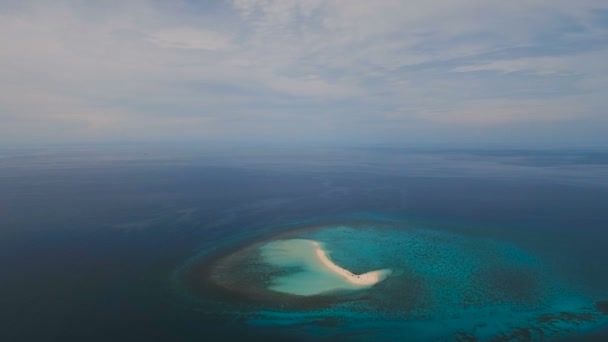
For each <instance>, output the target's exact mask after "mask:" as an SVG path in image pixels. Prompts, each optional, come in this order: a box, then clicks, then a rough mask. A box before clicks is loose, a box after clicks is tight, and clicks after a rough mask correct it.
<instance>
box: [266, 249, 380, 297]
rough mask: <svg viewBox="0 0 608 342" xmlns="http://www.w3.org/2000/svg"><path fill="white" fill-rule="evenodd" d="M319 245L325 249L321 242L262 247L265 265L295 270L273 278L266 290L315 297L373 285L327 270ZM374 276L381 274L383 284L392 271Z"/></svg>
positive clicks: (357, 276)
mask: <svg viewBox="0 0 608 342" xmlns="http://www.w3.org/2000/svg"><path fill="white" fill-rule="evenodd" d="M317 245H318V246H321V248H324V246H323V245H320V244H319V242H317V241H313V240H306V239H288V240H277V241H272V242H269V243H266V244H264V245H263V246H261V247H260V249H259V251H260V254H261V256H262V259H263V261H264V262H265V263H267V264H269V265H271V266H275V267H277V268H279V269H280V268H287V269H292V270H295V271H294V272H290V273H288V274H284V275H279V276H275V277H273V279H272V280H271V281H270V286H268V287H267V288H268V289H270V290H272V291H276V292H282V293H287V294H292V295H298V296H313V295H320V294H323V293H327V292H334V291H341V290H342V291H343V290H361V289H366V288H369V287H371V286H372V285H373V284H356V283H355V284H353V283H352V282H351V281H348V279H347V278H345V277H344V276H342V275H341V274H340V273H337V272H336V271H334V270H332V269H330V268H328V266H327V265H325V264H324V263H323V262H322V260H321V259H320V258H319V256H318V255H317V248H319V247H317ZM334 265H335V264H334ZM335 266H336V267H339V266H337V265H335ZM341 271H343V272H349V271H348V270H344V269H342V270H339V271H338V272H341ZM349 273H350V272H349ZM366 273H367V272H366ZM374 273H377V274H378V275H379V277H378V281H381V280H383V279H384V278H385V277H386V276H387V275H388V274H390V273H391V271H390V270H387V269H383V270H378V271H374ZM350 275H352V277H353V278H360V277H361V276H360V275H354V274H352V273H350Z"/></svg>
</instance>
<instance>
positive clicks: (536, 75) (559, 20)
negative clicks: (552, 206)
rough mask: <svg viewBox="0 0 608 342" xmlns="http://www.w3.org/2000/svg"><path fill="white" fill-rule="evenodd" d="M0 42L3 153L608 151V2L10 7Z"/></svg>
mask: <svg viewBox="0 0 608 342" xmlns="http://www.w3.org/2000/svg"><path fill="white" fill-rule="evenodd" d="M0 41H2V47H1V48H0V77H1V80H2V81H1V82H0V144H10V143H39V142H42V143H44V142H52V143H63V142H111V141H180V140H184V141H192V140H199V139H200V140H210V141H231V142H234V141H241V142H247V141H252V142H279V143H300V142H302V143H310V142H319V143H334V142H337V143H358V144H360V143H371V142H374V143H391V144H392V143H394V144H404V145H408V144H409V145H412V144H433V145H442V144H445V145H450V144H463V145H475V146H488V145H496V144H498V145H500V144H505V145H525V146H541V145H542V146H587V145H591V146H602V145H605V144H608V134H607V133H606V132H608V110H607V108H608V62H607V61H608V1H606V0H579V1H572V0H536V1H534V0H513V1H487V0H461V1H448V0H427V1H405V0H403V1H397V0H385V1H384V0H383V1H369V0H350V1H346V0H345V1H338V0H335V1H319V0H307V1H305V0H302V1H298V0H259V1H258V0H234V1H202V0H201V1H194V0H182V1H160V0H158V1H138V0H134V1H75V0H72V1H67V0H66V1H61V0H58V1H3V0H0Z"/></svg>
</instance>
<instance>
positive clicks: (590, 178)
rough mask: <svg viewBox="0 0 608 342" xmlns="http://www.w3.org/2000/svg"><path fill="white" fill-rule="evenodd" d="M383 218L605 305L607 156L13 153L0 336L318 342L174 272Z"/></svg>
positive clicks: (0, 165) (6, 197)
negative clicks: (537, 267)
mask: <svg viewBox="0 0 608 342" xmlns="http://www.w3.org/2000/svg"><path fill="white" fill-rule="evenodd" d="M370 215H371V216H374V215H375V216H382V217H392V218H399V219H401V220H406V221H407V222H414V223H416V224H419V225H428V226H429V227H431V226H432V227H434V229H439V230H441V231H445V232H448V233H450V234H458V235H461V236H466V237H472V238H482V239H491V240H492V241H501V242H505V243H509V244H513V245H515V246H517V247H518V248H521V249H522V250H525V251H526V252H528V253H530V254H532V255H534V256H535V257H538V258H539V259H540V260H542V261H543V264H544V265H546V267H547V268H550V269H551V270H552V272H555V273H556V274H558V275H559V277H560V279H561V281H562V282H563V283H564V284H567V285H568V286H569V288H572V289H574V290H575V291H577V292H579V293H582V294H584V295H585V296H588V297H589V298H594V299H597V300H601V299H602V298H605V299H604V300H608V231H607V229H608V152H605V151H584V150H572V151H523V150H517V151H514V150H501V151H488V150H443V151H439V150H408V149H395V148H390V149H388V148H331V149H325V148H323V149H322V148H299V149H296V148H284V149H279V148H242V147H239V148H236V147H232V148H229V147H217V146H215V147H207V146H195V147H183V146H153V145H138V146H109V145H107V146H72V147H46V148H40V147H38V148H24V147H21V148H2V149H0V340H2V341H40V340H44V341H72V340H74V341H76V340H77V341H83V340H86V341H107V340H113V341H131V340H161V341H201V340H226V339H239V338H249V339H253V340H273V339H275V340H286V339H293V340H297V339H298V338H299V339H301V340H309V339H311V336H313V335H306V334H303V333H300V331H310V329H308V328H307V327H306V326H305V324H304V326H300V327H297V328H294V327H287V328H286V327H284V326H282V324H281V322H276V326H273V325H268V324H263V325H256V324H252V323H251V322H248V321H247V320H244V319H243V318H242V317H240V316H236V315H231V314H227V313H224V312H222V311H221V308H218V309H217V310H216V311H214V310H210V309H209V308H205V307H201V304H200V302H198V301H197V300H196V298H192V299H191V298H188V297H187V296H185V295H184V293H183V289H182V288H181V287H180V284H178V283H179V279H177V278H179V277H176V272H178V270H180V269H183V268H184V265H185V264H187V263H188V262H191V261H192V259H193V257H194V256H196V255H204V254H205V253H206V251H217V250H221V249H222V248H230V246H233V245H235V244H239V243H244V242H246V241H247V240H248V239H254V238H260V237H264V236H266V235H269V234H272V233H275V232H277V231H281V230H282V229H287V227H292V226H293V225H298V223H301V222H308V221H311V220H312V221H317V222H322V221H324V220H329V221H331V220H334V221H335V220H339V219H340V218H342V217H346V218H349V219H350V218H352V217H361V216H365V217H369V216H370ZM176 279H177V280H176ZM324 329H326V330H325V331H324V332H323V334H326V336H331V329H332V328H331V327H329V328H327V327H325V328H324ZM340 329H343V327H342V328H340ZM395 329H398V328H395ZM328 331H329V332H328ZM327 334H329V335H327ZM414 334H415V333H414ZM369 336H370V337H369V340H374V339H373V331H372V332H371V335H369ZM565 337H566V338H569V339H570V340H585V339H587V340H589V341H593V340H598V341H602V340H608V331H606V330H605V329H602V328H600V329H598V330H594V331H591V332H588V333H577V335H567V336H565ZM408 338H410V339H412V340H416V339H415V336H412V335H411V334H409V335H408ZM522 338H524V337H522ZM552 338H555V339H556V338H557V337H552ZM523 340H525V339H523Z"/></svg>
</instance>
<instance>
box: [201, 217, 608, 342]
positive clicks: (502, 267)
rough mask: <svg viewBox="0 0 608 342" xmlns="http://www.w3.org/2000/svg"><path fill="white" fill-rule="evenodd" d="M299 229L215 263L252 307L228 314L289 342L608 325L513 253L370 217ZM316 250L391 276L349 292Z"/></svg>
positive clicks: (500, 335) (500, 336) (526, 255)
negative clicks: (280, 334)
mask: <svg viewBox="0 0 608 342" xmlns="http://www.w3.org/2000/svg"><path fill="white" fill-rule="evenodd" d="M291 228H292V229H287V230H284V229H282V230H280V231H278V232H277V233H275V234H274V235H273V234H270V235H269V236H268V237H267V238H265V239H262V240H261V241H260V240H257V241H256V242H254V243H252V244H250V245H248V246H245V247H242V248H241V249H238V250H236V251H233V252H231V253H228V254H226V255H223V256H222V257H219V258H218V259H217V260H215V261H214V262H213V263H212V264H211V265H212V266H210V268H209V274H210V275H209V278H210V279H211V283H213V284H215V285H216V286H218V287H220V288H223V289H225V290H227V291H228V292H233V293H238V294H240V295H243V296H244V298H247V301H246V302H242V303H238V304H237V305H235V303H234V302H232V303H230V301H227V302H226V303H224V306H223V307H222V309H223V310H226V312H230V314H231V315H234V316H235V317H236V316H238V317H240V318H241V319H244V320H245V321H246V322H248V324H250V325H253V326H260V327H273V328H274V329H279V330H281V331H283V332H284V333H285V334H286V336H292V337H293V336H300V337H302V336H307V338H315V339H323V338H328V339H333V338H340V339H346V340H370V339H372V340H383V339H384V340H397V339H398V340H408V336H410V338H411V340H416V341H425V340H428V341H433V340H438V339H439V340H442V339H445V340H454V339H461V340H471V341H503V340H504V341H508V340H516V341H518V340H535V339H542V338H543V337H553V338H554V337H559V336H568V335H569V334H572V333H574V332H582V331H590V330H593V329H596V328H598V327H601V326H603V325H605V324H606V322H607V317H606V316H605V314H604V313H602V312H601V311H599V310H597V309H596V308H595V303H596V301H598V300H599V299H598V298H593V296H592V295H589V294H585V293H582V292H581V291H578V290H576V289H574V288H573V287H571V286H570V285H569V284H568V283H567V282H565V281H564V280H563V279H560V276H559V275H558V273H557V272H555V271H553V270H552V269H551V267H550V266H549V265H548V264H546V263H545V262H544V261H543V260H542V259H541V258H539V257H537V256H535V255H534V254H533V253H530V252H528V251H526V250H525V249H523V248H521V247H519V246H517V245H515V244H513V243H510V242H506V241H500V240H496V239H488V238H481V237H474V236H467V235H463V234H456V233H452V232H446V231H442V230H435V229H429V228H426V227H425V226H424V224H417V225H412V224H409V223H407V222H406V221H399V220H392V219H389V218H383V217H382V216H371V215H368V220H360V219H358V220H356V221H352V222H348V220H346V222H345V223H335V222H332V223H327V224H322V223H321V224H315V225H309V226H307V225H306V224H304V225H295V226H294V227H291ZM303 239H305V240H303ZM310 240H314V241H319V242H320V243H321V244H322V246H323V249H324V250H326V252H327V253H328V255H330V257H331V260H332V261H333V262H334V263H335V264H337V265H339V266H340V267H342V268H345V269H347V270H349V271H352V272H353V273H355V274H360V273H365V272H368V271H370V270H377V269H385V268H389V269H391V270H392V273H391V274H390V275H388V276H387V277H386V279H384V280H383V281H381V282H379V283H377V284H375V285H373V286H368V287H357V286H353V285H352V284H349V283H348V282H346V281H345V280H344V278H343V277H340V276H337V275H336V274H335V273H333V272H330V271H328V270H327V268H324V267H323V265H321V264H320V263H319V261H318V258H316V256H315V255H314V250H313V247H312V245H311V244H310V243H309V241H310ZM202 260H206V259H205V258H203V259H202ZM199 295H200V294H199ZM202 296H203V297H204V293H203V294H202ZM208 299H210V298H208ZM245 303H246V305H245ZM220 307H221V304H220ZM214 310H218V309H217V307H215V309H214ZM412 336H415V338H413V337H412ZM522 336H523V337H522Z"/></svg>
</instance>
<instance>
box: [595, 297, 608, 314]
mask: <svg viewBox="0 0 608 342" xmlns="http://www.w3.org/2000/svg"><path fill="white" fill-rule="evenodd" d="M595 308H596V309H597V311H599V312H601V313H603V314H604V315H608V300H602V301H599V302H596V303H595Z"/></svg>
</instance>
